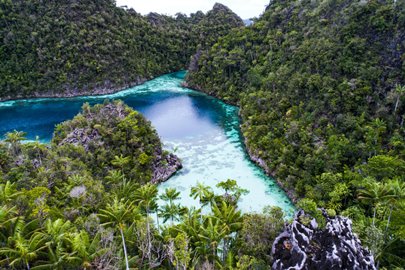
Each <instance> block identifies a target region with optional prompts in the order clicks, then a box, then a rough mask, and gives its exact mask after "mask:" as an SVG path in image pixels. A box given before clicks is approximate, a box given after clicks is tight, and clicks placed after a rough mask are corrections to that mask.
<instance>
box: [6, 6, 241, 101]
mask: <svg viewBox="0 0 405 270" xmlns="http://www.w3.org/2000/svg"><path fill="white" fill-rule="evenodd" d="M242 25H243V22H242V20H241V19H240V18H239V17H238V16H237V15H236V14H234V13H233V12H232V11H231V10H229V9H228V8H227V7H225V6H222V5H219V4H218V5H215V6H214V8H213V10H211V11H210V12H208V13H207V14H204V13H202V12H197V13H195V14H191V16H186V15H184V14H177V16H176V17H175V18H173V17H169V16H164V15H159V14H156V13H151V14H149V15H148V16H142V15H140V14H138V13H137V12H135V11H134V10H133V9H124V8H119V7H116V5H115V1H113V0H101V1H97V2H95V1H91V0H85V1H68V0H62V1H46V2H44V1H40V0H34V1H23V0H18V1H11V0H2V1H0V99H15V98H21V97H33V96H61V95H64V96H71V95H83V94H91V93H105V92H112V91H114V90H118V89H122V88H126V87H128V86H130V85H134V84H139V83H141V82H143V81H144V80H146V79H150V78H152V77H155V76H157V75H161V74H163V73H169V72H173V71H177V70H180V69H185V68H186V66H187V64H188V62H189V59H190V56H191V55H193V54H194V53H195V51H196V49H197V47H206V46H210V45H212V44H213V43H214V42H215V41H216V39H217V38H218V37H219V36H222V35H224V34H226V33H228V32H229V31H230V29H231V28H233V27H239V26H242Z"/></svg>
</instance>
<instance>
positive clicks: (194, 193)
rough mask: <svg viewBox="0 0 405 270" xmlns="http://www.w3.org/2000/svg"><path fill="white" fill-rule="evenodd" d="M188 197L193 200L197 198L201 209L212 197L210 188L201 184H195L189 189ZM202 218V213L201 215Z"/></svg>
mask: <svg viewBox="0 0 405 270" xmlns="http://www.w3.org/2000/svg"><path fill="white" fill-rule="evenodd" d="M190 197H192V198H193V199H194V200H195V199H197V198H198V200H199V202H200V205H201V208H203V207H204V206H206V205H207V204H208V203H209V202H211V200H212V199H213V197H214V193H213V192H212V189H211V187H209V186H206V185H204V184H203V183H201V182H197V185H196V186H193V187H191V193H190ZM201 218H202V213H201Z"/></svg>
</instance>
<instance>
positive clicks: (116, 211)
mask: <svg viewBox="0 0 405 270" xmlns="http://www.w3.org/2000/svg"><path fill="white" fill-rule="evenodd" d="M133 211H134V206H133V203H132V202H129V201H125V200H124V199H121V200H118V199H117V198H115V199H114V201H113V203H112V204H107V207H106V208H105V209H101V210H100V214H99V216H100V218H101V219H103V220H105V223H103V224H102V225H103V226H112V227H115V228H117V229H118V230H119V232H120V234H121V240H122V248H123V250H124V256H125V265H126V269H127V270H129V262H128V254H127V246H126V242H125V237H124V232H123V229H124V227H125V226H126V225H127V223H128V222H132V219H133Z"/></svg>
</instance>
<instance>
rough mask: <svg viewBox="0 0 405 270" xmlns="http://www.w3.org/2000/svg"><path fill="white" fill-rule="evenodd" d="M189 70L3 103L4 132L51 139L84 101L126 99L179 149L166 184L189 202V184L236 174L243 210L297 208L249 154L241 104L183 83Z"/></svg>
mask: <svg viewBox="0 0 405 270" xmlns="http://www.w3.org/2000/svg"><path fill="white" fill-rule="evenodd" d="M185 75H186V72H185V71H182V72H176V73H172V74H167V75H164V76H161V77H158V78H156V79H155V80H152V81H149V82H146V83H145V84H143V85H140V86H137V87H134V88H131V89H127V90H124V91H122V92H119V93H116V94H112V95H105V96H89V97H77V98H54V99H33V100H21V101H12V102H5V103H0V134H5V133H6V132H9V131H12V130H14V129H15V130H20V131H25V132H27V133H28V135H27V138H28V139H30V140H33V139H35V137H36V136H39V137H40V139H41V141H42V142H49V141H50V139H51V137H52V133H53V130H54V126H55V125H56V124H58V123H60V122H62V121H65V120H67V119H71V118H72V117H73V116H74V115H76V114H77V113H78V112H79V111H80V108H81V106H82V104H83V103H84V102H89V103H90V104H91V105H94V104H96V103H103V102H104V100H105V99H106V98H108V99H111V100H114V99H121V100H123V101H124V102H125V103H127V104H128V105H129V106H131V107H133V108H135V109H136V110H138V111H140V112H141V113H143V114H144V115H145V117H146V118H148V119H149V120H150V121H151V122H152V124H153V125H154V126H155V128H156V129H157V131H158V133H159V136H160V137H161V138H162V141H163V143H164V144H165V145H166V146H167V147H168V150H173V149H178V152H176V154H178V155H179V156H180V158H182V159H183V165H184V167H185V168H184V169H183V170H182V171H180V172H179V173H178V174H177V175H176V176H174V177H173V178H171V179H170V180H169V181H168V182H166V183H164V184H162V185H161V187H160V188H161V189H163V188H165V187H167V186H171V187H176V188H178V189H179V190H181V191H182V198H183V201H182V203H184V204H185V205H192V204H193V203H195V202H192V201H191V200H190V199H189V197H188V195H189V189H190V187H191V186H192V185H195V183H196V181H198V180H202V181H205V183H206V184H207V185H210V186H212V187H215V185H216V184H217V183H218V182H219V181H223V180H226V179H228V178H233V179H235V180H237V181H238V184H239V185H240V186H241V187H243V188H247V189H249V190H250V191H251V193H250V194H248V195H246V198H245V199H244V200H243V202H242V203H241V208H242V209H243V210H244V211H260V210H261V208H262V207H263V206H264V205H278V206H280V207H282V208H283V209H284V210H285V211H286V212H288V213H291V211H292V210H293V209H294V208H293V205H292V204H291V203H290V202H289V200H288V198H287V197H286V196H285V194H284V193H283V191H281V190H280V188H279V187H278V186H277V185H276V184H275V183H274V181H273V180H272V179H270V178H268V177H267V176H266V175H265V174H264V172H263V171H262V170H261V169H260V168H259V167H257V166H255V165H254V164H253V163H252V162H251V161H250V160H249V158H248V156H247V154H246V151H245V149H244V145H243V138H242V136H241V133H240V129H239V118H238V108H237V107H234V106H230V105H226V104H225V103H223V102H221V101H220V100H218V99H215V98H213V97H209V96H207V95H205V94H203V93H200V92H196V91H193V90H191V89H188V88H183V87H181V86H180V85H181V82H182V80H183V79H184V77H185Z"/></svg>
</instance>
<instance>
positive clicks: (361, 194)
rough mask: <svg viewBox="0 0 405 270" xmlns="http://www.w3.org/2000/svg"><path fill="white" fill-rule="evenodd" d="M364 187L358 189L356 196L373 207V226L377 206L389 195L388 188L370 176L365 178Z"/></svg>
mask: <svg viewBox="0 0 405 270" xmlns="http://www.w3.org/2000/svg"><path fill="white" fill-rule="evenodd" d="M365 181H366V184H365V186H364V188H362V189H360V190H358V195H357V198H358V199H359V200H360V201H362V202H363V203H365V204H371V205H372V207H373V209H374V210H373V226H375V217H376V212H377V206H378V204H380V203H381V202H383V201H384V200H385V199H386V198H388V197H387V196H389V190H388V189H387V187H386V186H385V185H383V184H382V183H380V182H377V181H375V180H374V179H372V178H366V179H365Z"/></svg>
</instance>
